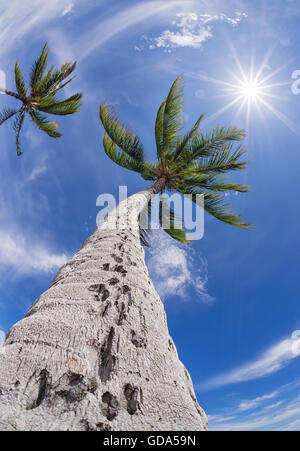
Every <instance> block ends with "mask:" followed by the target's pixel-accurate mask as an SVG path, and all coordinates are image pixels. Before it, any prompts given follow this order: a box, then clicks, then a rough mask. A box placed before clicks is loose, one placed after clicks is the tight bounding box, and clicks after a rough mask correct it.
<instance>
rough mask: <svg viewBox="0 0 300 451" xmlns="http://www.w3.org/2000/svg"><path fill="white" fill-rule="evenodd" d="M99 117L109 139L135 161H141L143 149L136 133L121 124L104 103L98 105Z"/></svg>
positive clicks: (142, 159)
mask: <svg viewBox="0 0 300 451" xmlns="http://www.w3.org/2000/svg"><path fill="white" fill-rule="evenodd" d="M100 119H101V122H102V124H103V127H104V129H105V131H106V133H107V134H108V136H109V137H110V139H111V140H112V141H113V142H114V143H115V144H116V145H117V146H118V147H119V148H120V149H122V150H123V151H124V152H125V153H126V154H127V155H128V156H130V157H131V158H132V159H134V160H135V161H136V162H137V163H140V164H141V163H143V161H144V151H143V147H142V144H141V142H140V140H139V138H138V137H137V136H136V134H135V133H134V132H133V131H132V130H130V129H129V128H126V127H125V125H124V124H122V123H121V122H120V121H119V119H118V116H117V114H116V112H115V111H114V110H113V109H112V108H111V107H109V106H108V105H107V104H106V103H103V104H102V105H101V106H100Z"/></svg>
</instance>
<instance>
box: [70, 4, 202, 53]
mask: <svg viewBox="0 0 300 451" xmlns="http://www.w3.org/2000/svg"><path fill="white" fill-rule="evenodd" d="M186 4H187V5H189V4H193V2H192V1H189V0H187V1H186ZM181 7H182V2H181V1H179V0H170V1H167V2H166V1H159V0H155V1H148V2H143V3H139V4H136V5H134V6H132V7H130V8H127V9H125V10H123V11H121V12H120V13H118V14H115V15H114V16H112V17H109V18H108V19H105V20H103V21H101V22H99V23H98V25H97V26H96V27H95V28H93V29H92V30H91V31H90V32H89V33H86V36H85V39H84V40H82V38H80V42H78V45H77V46H76V47H77V50H78V54H79V57H80V59H84V58H85V57H87V56H88V55H90V53H92V52H93V51H94V50H95V49H96V48H97V47H99V46H100V45H102V44H103V43H105V42H106V41H108V40H109V39H111V38H113V37H115V36H116V35H118V34H119V33H121V32H123V31H125V30H127V29H128V28H130V27H133V26H136V25H137V24H139V23H141V22H143V21H145V20H147V19H150V18H151V17H153V16H156V17H163V15H165V14H166V12H167V11H171V10H172V9H174V8H177V9H178V8H181Z"/></svg>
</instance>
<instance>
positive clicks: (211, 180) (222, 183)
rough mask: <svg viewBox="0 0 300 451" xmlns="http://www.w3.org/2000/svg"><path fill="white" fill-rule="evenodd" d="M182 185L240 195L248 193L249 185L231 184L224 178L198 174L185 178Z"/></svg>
mask: <svg viewBox="0 0 300 451" xmlns="http://www.w3.org/2000/svg"><path fill="white" fill-rule="evenodd" d="M183 184H184V185H185V186H190V187H193V186H194V187H198V188H203V189H206V190H210V191H221V192H222V191H223V192H227V191H238V192H240V193H248V192H249V191H250V186H249V185H244V184H242V183H231V182H230V180H228V179H227V178H225V177H220V176H218V175H212V176H211V175H207V174H199V175H193V176H191V177H185V178H184V181H183Z"/></svg>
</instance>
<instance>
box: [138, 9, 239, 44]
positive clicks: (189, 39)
mask: <svg viewBox="0 0 300 451" xmlns="http://www.w3.org/2000/svg"><path fill="white" fill-rule="evenodd" d="M246 16H247V15H246V14H245V13H242V12H236V13H235V14H234V15H233V16H232V17H229V16H227V15H226V14H196V13H195V12H179V13H177V14H176V19H175V20H174V21H173V22H172V24H171V25H172V27H171V29H166V30H164V31H162V33H161V34H160V35H159V36H157V37H155V38H152V39H150V40H149V42H150V45H149V48H150V49H153V48H154V47H162V48H166V49H171V48H174V47H191V48H194V49H197V48H200V47H201V46H202V44H203V42H205V41H206V40H207V39H208V38H211V37H212V36H213V33H212V25H211V24H212V23H213V22H217V21H225V22H227V23H230V24H231V25H237V24H238V23H239V22H240V21H241V20H242V19H243V18H244V17H246ZM136 49H137V50H140V49H141V48H140V47H138V46H136Z"/></svg>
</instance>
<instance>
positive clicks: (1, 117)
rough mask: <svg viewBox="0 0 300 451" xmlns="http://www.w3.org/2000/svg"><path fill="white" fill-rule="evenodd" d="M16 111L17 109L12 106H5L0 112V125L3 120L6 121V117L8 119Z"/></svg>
mask: <svg viewBox="0 0 300 451" xmlns="http://www.w3.org/2000/svg"><path fill="white" fill-rule="evenodd" d="M17 112H18V110H14V109H12V108H5V109H4V110H3V111H1V113H0V125H2V124H3V122H5V121H7V120H8V119H10V118H11V117H12V116H14V115H15V114H17Z"/></svg>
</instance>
